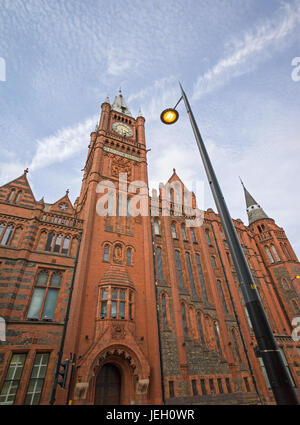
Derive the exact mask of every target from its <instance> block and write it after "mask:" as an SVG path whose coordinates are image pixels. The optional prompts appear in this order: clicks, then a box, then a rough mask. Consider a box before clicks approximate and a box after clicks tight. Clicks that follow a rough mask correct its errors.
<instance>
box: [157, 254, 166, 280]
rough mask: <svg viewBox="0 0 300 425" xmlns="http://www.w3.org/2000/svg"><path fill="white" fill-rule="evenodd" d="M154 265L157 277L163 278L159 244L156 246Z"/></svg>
mask: <svg viewBox="0 0 300 425" xmlns="http://www.w3.org/2000/svg"><path fill="white" fill-rule="evenodd" d="M156 266H157V279H158V280H163V279H164V274H163V264H162V254H161V248H160V247H159V246H158V247H157V248H156Z"/></svg>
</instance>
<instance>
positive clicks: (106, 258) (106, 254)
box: [103, 245, 109, 261]
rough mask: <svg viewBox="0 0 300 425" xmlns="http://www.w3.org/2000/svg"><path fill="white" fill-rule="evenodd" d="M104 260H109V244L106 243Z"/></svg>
mask: <svg viewBox="0 0 300 425" xmlns="http://www.w3.org/2000/svg"><path fill="white" fill-rule="evenodd" d="M103 260H104V261H109V245H105V247H104V257H103Z"/></svg>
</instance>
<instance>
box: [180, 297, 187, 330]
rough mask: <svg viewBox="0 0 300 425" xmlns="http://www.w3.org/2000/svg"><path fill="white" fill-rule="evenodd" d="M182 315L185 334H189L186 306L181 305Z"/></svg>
mask: <svg viewBox="0 0 300 425" xmlns="http://www.w3.org/2000/svg"><path fill="white" fill-rule="evenodd" d="M181 315H182V322H183V330H184V333H186V334H187V333H188V325H187V320H186V311H185V305H184V304H183V303H182V304H181Z"/></svg>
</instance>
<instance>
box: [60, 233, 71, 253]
mask: <svg viewBox="0 0 300 425" xmlns="http://www.w3.org/2000/svg"><path fill="white" fill-rule="evenodd" d="M69 247H70V236H66V237H65V239H64V244H63V247H62V250H61V253H62V254H66V255H67V254H68V252H69Z"/></svg>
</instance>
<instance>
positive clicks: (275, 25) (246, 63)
mask: <svg viewBox="0 0 300 425" xmlns="http://www.w3.org/2000/svg"><path fill="white" fill-rule="evenodd" d="M282 9H283V11H284V14H283V17H282V10H280V12H281V13H280V17H279V18H278V17H277V16H276V17H275V18H273V20H268V21H266V22H264V23H262V24H261V25H260V26H259V27H258V28H256V30H254V31H249V32H246V33H245V34H244V37H243V39H242V40H239V39H235V40H233V41H232V44H233V45H234V48H233V52H231V53H230V54H229V55H227V56H226V57H224V58H223V59H221V60H220V61H219V62H218V63H216V64H215V65H214V66H213V67H212V68H211V69H209V70H208V71H207V72H206V73H205V74H204V75H202V76H200V77H199V78H198V79H197V81H196V83H195V86H194V93H193V99H195V100H196V99H199V98H200V97H201V96H202V95H203V94H205V93H208V92H211V91H213V90H214V89H216V88H217V87H219V86H222V85H224V84H226V83H227V82H228V81H229V80H231V79H232V78H234V77H237V76H240V75H242V74H245V73H247V72H249V71H251V70H253V69H254V68H255V66H256V63H257V62H258V61H260V60H262V59H263V58H264V57H265V56H266V54H267V53H269V51H268V49H270V48H278V47H279V46H280V45H279V43H280V42H282V41H284V40H285V39H286V38H287V36H288V35H290V34H291V32H292V31H293V30H294V29H295V27H296V26H297V25H298V24H299V22H300V5H299V3H296V2H295V3H293V4H284V5H283V6H282ZM290 40H291V39H289V41H290Z"/></svg>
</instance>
